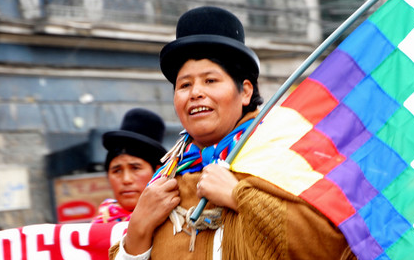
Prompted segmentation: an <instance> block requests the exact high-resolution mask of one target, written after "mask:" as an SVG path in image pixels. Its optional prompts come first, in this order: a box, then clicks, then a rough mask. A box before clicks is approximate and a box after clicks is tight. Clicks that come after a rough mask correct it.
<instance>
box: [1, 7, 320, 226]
mask: <svg viewBox="0 0 414 260" xmlns="http://www.w3.org/2000/svg"><path fill="white" fill-rule="evenodd" d="M0 2H1V3H0V7H1V9H0V176H1V174H5V173H7V174H9V175H8V176H11V177H10V178H7V180H8V181H9V182H10V183H11V182H12V181H13V180H14V179H13V178H12V176H13V173H16V176H17V173H19V174H22V176H26V177H27V180H26V182H25V181H23V180H21V182H19V183H18V184H13V185H11V186H7V187H4V185H3V186H1V184H0V199H1V200H2V201H3V205H6V203H5V202H6V199H8V198H9V197H10V194H12V192H11V190H12V191H13V192H14V194H21V192H22V191H24V189H26V191H27V193H28V195H27V199H26V200H23V201H22V205H24V206H22V208H10V209H7V207H5V206H4V207H3V211H0V227H1V228H11V227H19V226H22V225H29V224H34V223H45V222H52V223H53V222H56V212H55V209H54V208H53V205H54V204H53V203H54V194H53V189H52V186H53V185H51V184H52V181H53V179H54V178H57V177H59V176H68V175H70V176H75V175H82V174H88V173H91V172H97V171H98V172H99V171H102V167H99V164H102V162H103V157H104V155H105V151H103V148H102V147H100V149H95V150H93V152H91V151H89V150H88V149H89V148H88V147H90V144H91V143H93V142H98V143H99V141H100V136H99V135H98V136H94V137H91V133H92V132H93V130H96V129H98V130H101V132H102V131H103V130H110V129H115V128H118V127H119V124H120V122H121V120H122V117H123V115H124V113H125V112H126V111H127V110H129V109H130V108H132V107H136V106H140V107H144V108H148V109H151V110H153V111H155V112H157V113H158V114H160V115H161V116H162V117H163V119H164V120H165V121H166V123H167V127H168V129H167V131H168V136H167V138H166V140H165V146H166V147H167V148H168V147H171V146H172V145H173V144H174V142H175V140H176V138H177V136H178V132H179V130H181V126H180V124H179V121H178V118H177V117H176V115H175V112H174V108H173V105H172V95H173V90H172V86H171V84H170V83H169V82H167V81H166V80H165V79H164V77H163V75H162V74H161V73H160V71H159V68H158V53H159V51H160V50H161V48H162V46H163V45H164V44H165V43H167V42H169V41H171V40H173V39H174V36H175V32H174V29H175V28H174V26H175V23H176V20H177V18H178V16H179V14H181V13H182V12H184V11H185V10H187V9H188V8H192V7H195V6H198V5H201V4H202V3H201V2H199V1H177V4H174V3H173V2H172V1H168V4H169V5H168V6H166V5H165V4H166V2H165V1H136V3H137V4H138V3H139V4H141V5H142V7H140V8H138V7H136V6H135V7H133V6H127V4H128V3H129V4H133V2H131V1H120V0H118V1H115V0H111V1H109V0H105V1H97V0H93V1H90V0H79V1H69V0H68V1H65V0H60V1H42V0H35V1H27V0H19V1H11V0H6V1H0ZM65 2H66V4H65ZM68 3H70V5H68ZM97 3H100V4H97ZM134 3H135V2H134ZM172 6H173V7H174V8H173V10H174V11H171V10H172V9H171V8H172ZM222 6H223V7H226V8H228V9H230V10H232V11H234V12H235V13H236V14H237V15H238V16H239V17H240V19H241V20H242V21H243V22H244V23H245V25H246V29H247V31H246V36H247V38H246V44H247V45H248V46H249V47H251V48H252V49H253V50H254V51H255V52H256V53H257V54H258V56H259V58H260V60H261V76H260V79H259V85H260V88H261V92H262V95H263V96H264V98H265V101H267V100H269V99H270V97H271V96H272V95H273V94H274V93H275V92H276V91H277V90H278V89H279V87H280V85H281V84H282V83H283V82H284V81H285V80H286V78H287V77H288V76H289V75H290V73H291V72H292V71H293V70H294V69H296V67H297V66H298V65H299V64H300V63H301V62H302V61H303V60H304V59H305V58H306V57H307V56H308V55H309V53H310V52H311V51H313V50H314V48H315V46H316V45H317V44H318V42H319V41H320V35H321V32H320V30H318V28H319V27H318V21H317V17H318V16H319V14H318V11H317V10H315V9H312V8H311V7H313V6H317V0H306V1H305V0H296V1H293V0H291V1H284V0H283V1H282V0H275V1H267V0H266V1H264V0H249V1H244V0H233V1H223V3H222ZM304 6H307V7H309V9H308V11H306V8H303V7H304ZM97 7H98V8H97ZM143 10H145V12H143ZM6 11H7V12H6ZM303 77H305V75H304V76H303ZM85 157H87V159H86V160H85ZM95 157H96V158H95ZM96 164H98V165H96ZM2 169H3V170H2ZM5 169H11V170H5ZM19 176H20V175H19ZM4 180H6V179H3V183H4ZM0 182H1V180H0ZM23 195H24V194H23ZM8 196H9V197H8ZM21 197H22V198H23V197H25V196H21ZM1 205H2V204H1V203H0V206H1Z"/></svg>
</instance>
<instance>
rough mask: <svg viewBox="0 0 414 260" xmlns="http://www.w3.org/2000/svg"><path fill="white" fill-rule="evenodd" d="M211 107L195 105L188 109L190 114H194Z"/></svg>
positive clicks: (209, 109) (208, 109)
mask: <svg viewBox="0 0 414 260" xmlns="http://www.w3.org/2000/svg"><path fill="white" fill-rule="evenodd" d="M211 110H212V109H211V108H209V107H195V108H192V109H190V115H194V114H197V113H200V112H204V111H211Z"/></svg>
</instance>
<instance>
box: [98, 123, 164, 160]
mask: <svg viewBox="0 0 414 260" xmlns="http://www.w3.org/2000/svg"><path fill="white" fill-rule="evenodd" d="M102 139H103V140H102V141H103V142H102V143H103V146H104V147H105V148H106V149H107V150H108V151H110V150H112V149H114V148H119V147H121V146H134V147H135V148H137V149H138V148H141V147H142V149H143V150H147V151H148V153H149V154H150V153H151V154H153V155H154V156H155V157H156V158H160V159H161V158H162V157H163V156H164V154H165V153H166V152H167V151H166V150H165V148H164V147H163V146H162V145H161V143H159V142H157V141H155V140H154V139H152V138H149V137H147V136H145V135H142V134H138V133H135V132H131V131H124V130H117V131H110V132H107V133H105V134H104V135H103V137H102Z"/></svg>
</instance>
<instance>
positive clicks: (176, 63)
mask: <svg viewBox="0 0 414 260" xmlns="http://www.w3.org/2000/svg"><path fill="white" fill-rule="evenodd" d="M206 56H208V57H215V58H218V59H226V60H232V61H234V62H235V63H239V64H240V65H242V67H243V68H244V69H246V70H248V71H250V72H252V73H254V74H256V75H257V76H258V75H259V68H260V62H259V58H258V57H257V55H256V53H254V51H253V50H251V49H250V48H248V47H247V46H246V45H245V44H244V29H243V25H242V23H241V22H240V20H239V19H238V18H237V17H236V16H235V15H234V14H232V13H230V12H229V11H227V10H225V9H222V8H218V7H213V6H203V7H198V8H195V9H192V10H190V11H188V12H186V13H184V14H183V15H182V16H181V17H180V19H179V20H178V23H177V30H176V40H174V41H172V42H170V43H168V44H167V45H165V46H164V48H163V49H162V50H161V53H160V66H161V71H162V73H163V74H164V75H165V77H166V78H167V79H168V80H169V81H170V82H171V83H173V84H175V80H176V77H177V73H178V71H179V69H180V68H181V66H182V65H183V64H184V63H185V62H186V61H187V60H188V59H189V58H199V59H200V58H204V57H206Z"/></svg>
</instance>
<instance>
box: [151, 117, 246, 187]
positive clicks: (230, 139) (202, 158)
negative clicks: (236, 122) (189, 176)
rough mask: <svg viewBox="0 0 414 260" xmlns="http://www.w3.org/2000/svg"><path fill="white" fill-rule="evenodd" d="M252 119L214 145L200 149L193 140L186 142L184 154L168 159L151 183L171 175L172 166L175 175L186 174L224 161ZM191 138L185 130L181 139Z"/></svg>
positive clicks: (183, 140)
mask: <svg viewBox="0 0 414 260" xmlns="http://www.w3.org/2000/svg"><path fill="white" fill-rule="evenodd" d="M252 121H253V119H250V120H248V121H246V122H244V123H243V124H241V125H240V126H238V127H237V128H235V129H234V130H233V131H232V132H230V133H229V134H228V135H227V136H225V137H224V138H223V139H222V140H221V141H220V142H219V143H217V144H214V145H212V146H208V147H205V148H203V149H200V148H198V147H197V145H195V144H194V143H193V142H190V143H188V144H187V145H185V144H184V145H185V146H184V147H185V148H184V151H183V152H182V156H180V155H178V156H177V157H175V158H174V156H171V157H169V159H168V161H167V162H166V163H165V164H164V165H163V166H162V167H161V168H160V169H158V171H157V172H156V173H155V174H154V176H153V178H152V180H151V181H150V184H151V183H152V182H153V181H155V180H156V179H158V178H159V177H160V176H162V175H167V176H170V172H171V171H172V168H175V170H174V174H173V175H175V174H180V175H184V174H186V173H188V172H189V173H192V172H198V171H201V170H202V169H203V168H204V167H205V166H206V165H208V164H211V163H217V161H218V160H223V161H224V160H225V159H226V158H227V155H228V154H229V153H230V152H231V151H232V149H233V148H234V146H235V145H236V144H237V142H238V141H239V140H240V137H241V135H242V134H243V133H244V132H245V131H246V129H247V127H248V126H249V125H250V124H251V123H252ZM189 140H190V136H189V134H188V133H186V132H185V133H184V136H183V138H182V139H181V140H180V141H181V142H185V143H187V142H188V141H189ZM173 149H174V148H173ZM180 158H181V159H180ZM174 160H177V164H174ZM169 168H170V169H169Z"/></svg>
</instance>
